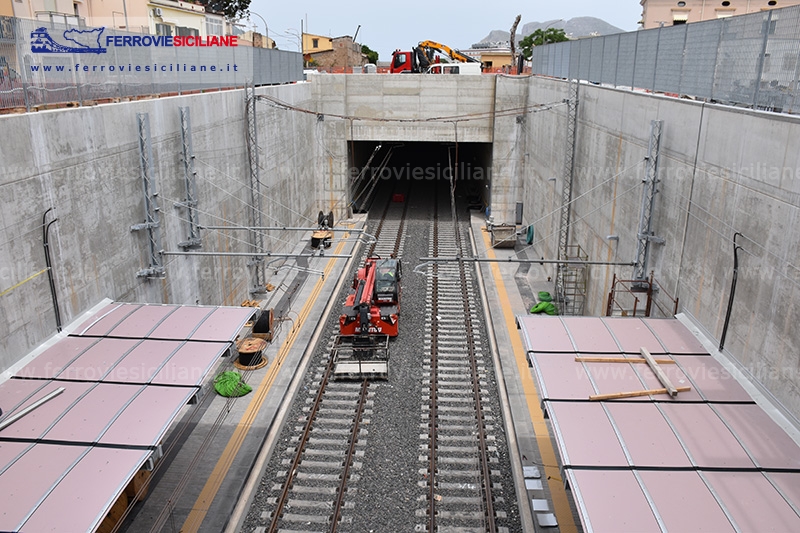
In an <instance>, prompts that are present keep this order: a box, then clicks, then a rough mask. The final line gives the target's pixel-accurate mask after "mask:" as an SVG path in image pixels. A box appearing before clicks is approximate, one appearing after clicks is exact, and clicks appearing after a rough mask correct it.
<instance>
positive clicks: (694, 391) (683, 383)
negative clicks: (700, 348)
mask: <svg viewBox="0 0 800 533" xmlns="http://www.w3.org/2000/svg"><path fill="white" fill-rule="evenodd" d="M660 358H664V356H661V357H660ZM676 359H680V360H683V357H678V358H676ZM706 359H711V358H710V357H707V358H706ZM658 367H659V368H660V369H661V370H662V371H663V372H664V374H666V376H667V378H668V379H669V381H670V383H672V385H673V386H674V387H691V390H688V391H684V392H679V393H678V395H677V396H675V397H674V398H671V397H670V396H661V398H664V399H669V400H670V401H675V402H686V401H701V400H703V396H702V395H701V392H700V391H699V390H698V388H697V387H696V386H695V384H694V383H692V382H691V381H690V380H689V378H688V377H687V376H686V374H684V372H683V370H682V368H681V367H680V366H678V365H677V364H674V365H669V364H666V365H662V364H659V365H658ZM635 369H636V372H637V373H638V374H639V376H640V377H641V378H642V381H643V382H644V388H645V389H663V388H664V384H663V383H661V381H660V380H659V379H658V376H656V373H655V372H653V369H652V368H650V365H647V364H637V365H635Z"/></svg>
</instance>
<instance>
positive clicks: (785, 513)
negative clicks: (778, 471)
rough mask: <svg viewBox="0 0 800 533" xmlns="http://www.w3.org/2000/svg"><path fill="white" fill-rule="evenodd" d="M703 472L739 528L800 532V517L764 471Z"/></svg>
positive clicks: (744, 529)
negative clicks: (765, 475)
mask: <svg viewBox="0 0 800 533" xmlns="http://www.w3.org/2000/svg"><path fill="white" fill-rule="evenodd" d="M703 475H704V476H705V478H706V479H707V480H708V481H709V482H710V483H711V486H712V487H713V488H714V491H715V493H716V494H717V496H718V497H719V498H721V499H722V501H723V502H724V504H725V507H727V509H728V512H730V514H731V516H732V517H733V519H734V521H735V522H736V524H737V525H738V526H739V528H740V530H741V531H780V532H789V531H800V517H799V516H798V515H797V513H796V512H795V511H794V510H793V509H792V508H791V507H790V506H789V504H788V503H786V500H784V499H783V497H782V496H781V495H780V493H779V492H778V491H776V490H775V487H773V486H772V484H771V483H770V482H769V481H768V480H767V478H766V477H764V474H762V473H760V472H704V473H703ZM774 475H775V474H770V476H774ZM795 476H797V474H795ZM796 501H797V500H795V502H796Z"/></svg>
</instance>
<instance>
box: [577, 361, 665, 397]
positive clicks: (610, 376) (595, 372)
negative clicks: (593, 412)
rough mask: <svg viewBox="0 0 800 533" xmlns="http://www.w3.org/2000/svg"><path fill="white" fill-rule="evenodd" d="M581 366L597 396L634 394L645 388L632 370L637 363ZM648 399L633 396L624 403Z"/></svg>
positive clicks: (585, 364) (588, 364) (587, 364)
mask: <svg viewBox="0 0 800 533" xmlns="http://www.w3.org/2000/svg"><path fill="white" fill-rule="evenodd" d="M583 366H584V367H585V368H586V369H587V371H588V372H589V374H590V375H591V376H592V380H593V381H594V383H595V385H596V386H597V394H613V393H615V392H635V391H641V390H644V389H645V388H646V387H645V386H644V384H643V383H642V380H641V378H640V377H639V375H638V374H637V373H636V369H635V368H634V367H637V366H640V364H639V363H634V364H625V363H583ZM652 398H669V395H667V394H664V395H659V396H653V397H652ZM650 399H651V397H650V396H635V397H632V398H626V399H625V400H624V401H626V402H631V401H632V402H646V401H650ZM587 400H588V398H587Z"/></svg>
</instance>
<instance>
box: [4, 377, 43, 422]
mask: <svg viewBox="0 0 800 533" xmlns="http://www.w3.org/2000/svg"><path fill="white" fill-rule="evenodd" d="M48 383H49V381H44V380H40V379H9V380H8V381H5V382H3V383H0V406H2V408H3V418H5V416H7V415H10V414H11V413H13V412H15V411H16V410H17V409H18V408H19V407H20V406H21V405H22V404H23V403H24V402H27V400H28V398H30V397H31V396H35V398H34V399H33V400H32V401H36V399H38V398H41V397H42V396H44V395H46V394H47V393H48V392H50V391H51V390H53V389H52V388H50V389H47V391H46V392H42V393H37V391H38V390H40V389H43V388H44V387H46V386H47V384H48ZM30 403H31V402H27V404H30ZM27 404H26V405H27ZM0 420H2V419H0ZM2 434H3V433H2V431H0V435H2Z"/></svg>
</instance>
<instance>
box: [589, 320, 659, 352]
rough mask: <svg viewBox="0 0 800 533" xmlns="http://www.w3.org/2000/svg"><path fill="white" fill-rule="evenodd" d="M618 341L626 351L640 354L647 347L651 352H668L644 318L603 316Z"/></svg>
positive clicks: (604, 321)
mask: <svg viewBox="0 0 800 533" xmlns="http://www.w3.org/2000/svg"><path fill="white" fill-rule="evenodd" d="M602 320H603V323H604V324H605V325H606V326H607V327H608V329H609V330H610V331H611V333H612V334H613V335H614V337H615V338H616V339H617V343H618V344H619V346H620V348H621V349H622V351H623V352H625V353H632V354H638V353H639V349H640V348H646V349H647V350H648V351H649V352H650V353H651V354H662V353H666V350H665V349H664V347H663V346H662V345H661V343H660V342H658V339H657V338H656V336H655V335H654V334H653V332H652V331H650V328H648V327H647V326H646V325H645V324H644V322H642V320H640V319H638V318H603V319H602Z"/></svg>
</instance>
